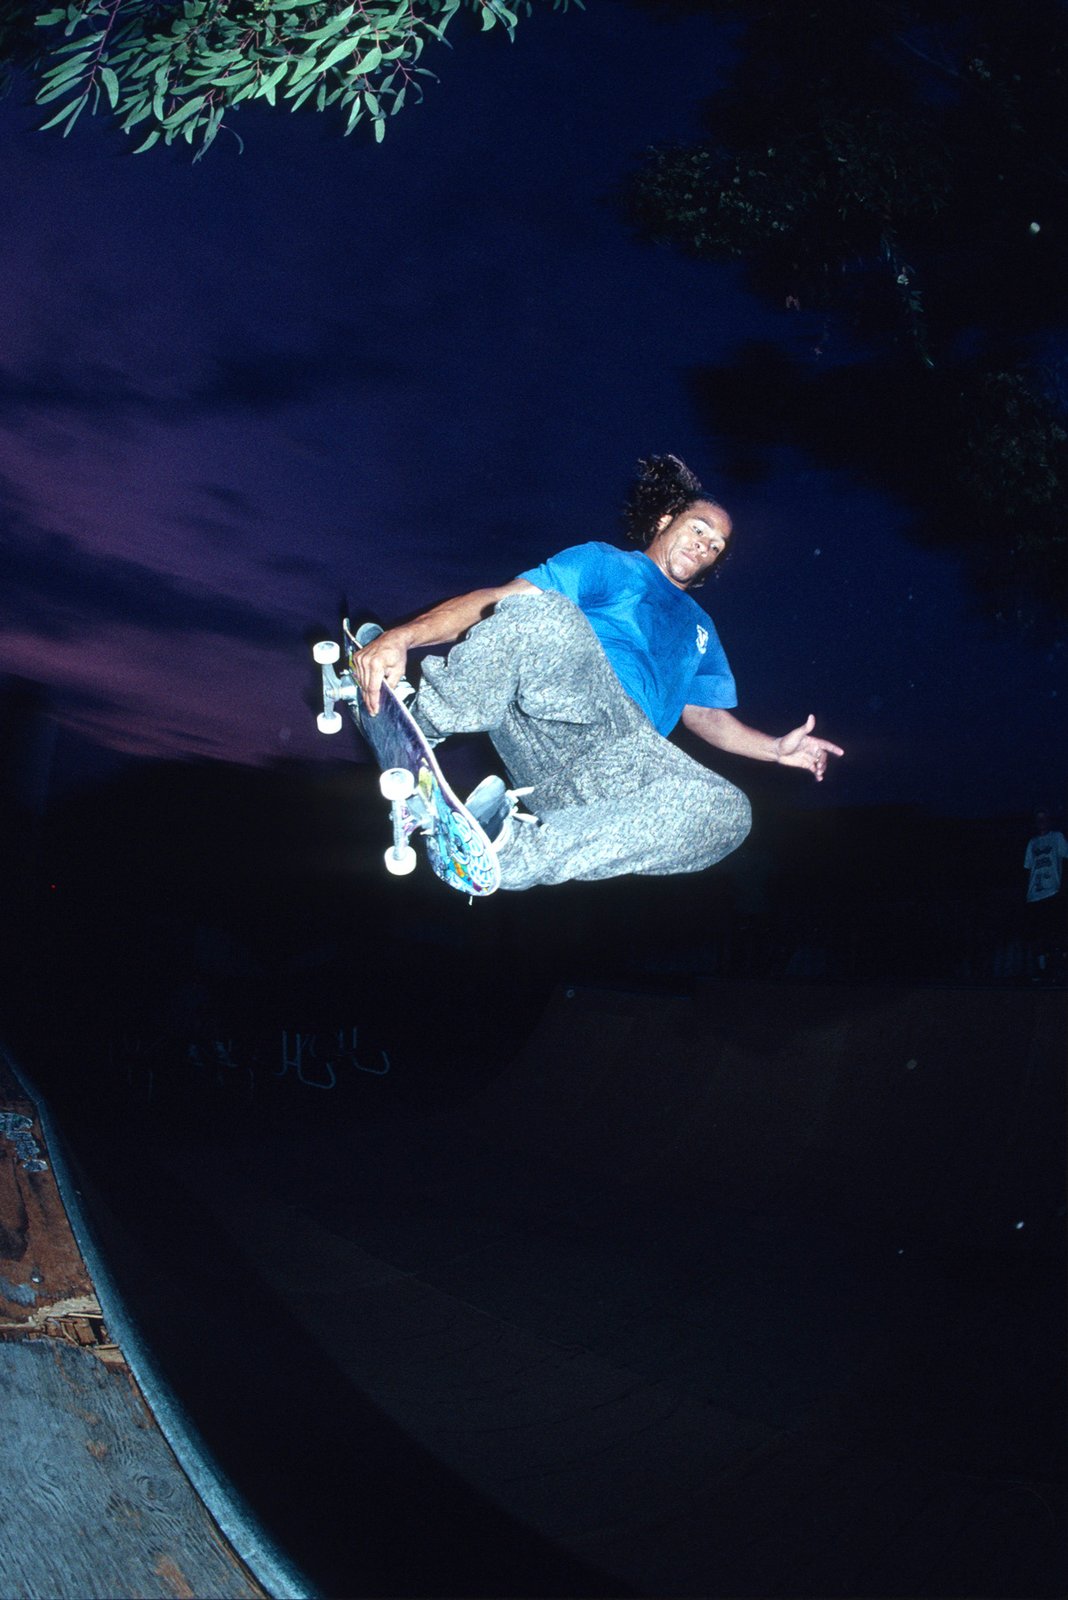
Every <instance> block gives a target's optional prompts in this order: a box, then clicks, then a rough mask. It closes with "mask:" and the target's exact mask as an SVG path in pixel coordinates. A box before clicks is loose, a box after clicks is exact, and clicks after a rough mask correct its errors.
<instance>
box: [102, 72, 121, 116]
mask: <svg viewBox="0 0 1068 1600" xmlns="http://www.w3.org/2000/svg"><path fill="white" fill-rule="evenodd" d="M100 81H101V83H102V84H103V85H104V88H105V89H106V90H107V97H108V100H109V101H110V103H111V109H112V111H114V109H115V107H116V106H117V105H118V103H119V80H118V76H117V75H116V73H114V72H113V71H112V70H111V68H110V67H101V69H100Z"/></svg>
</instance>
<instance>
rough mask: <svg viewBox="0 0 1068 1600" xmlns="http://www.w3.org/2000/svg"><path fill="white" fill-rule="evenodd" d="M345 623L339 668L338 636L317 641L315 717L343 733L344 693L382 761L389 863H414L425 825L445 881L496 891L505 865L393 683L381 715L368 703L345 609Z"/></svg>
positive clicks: (403, 869)
mask: <svg viewBox="0 0 1068 1600" xmlns="http://www.w3.org/2000/svg"><path fill="white" fill-rule="evenodd" d="M342 628H343V630H344V635H345V665H344V666H343V668H342V669H341V671H340V672H339V671H338V670H337V666H336V664H337V662H338V661H339V660H340V659H341V654H342V652H341V647H340V646H339V645H338V644H336V643H335V642H334V641H333V640H332V639H324V640H322V641H321V642H320V643H319V644H317V645H315V646H314V647H313V649H312V656H313V657H314V659H315V661H316V662H317V663H318V665H319V666H320V667H321V668H322V674H323V709H322V711H321V712H320V713H319V715H318V717H317V718H316V725H317V727H318V729H319V732H320V733H337V732H338V731H339V729H340V728H341V723H342V718H341V713H340V711H338V709H337V707H338V702H339V701H344V702H345V703H346V704H347V705H348V708H349V710H350V711H351V713H352V718H353V721H354V722H355V724H356V726H357V728H358V729H359V731H360V733H361V734H362V736H363V738H364V739H365V740H366V742H367V744H368V745H370V747H371V752H372V754H373V755H374V758H375V760H376V761H377V762H378V765H379V766H380V767H381V768H382V776H381V778H380V779H379V787H380V789H381V790H382V793H383V795H384V796H385V798H386V799H387V800H388V801H389V803H390V812H391V817H392V822H393V843H392V845H391V846H390V848H389V849H388V850H387V851H386V855H385V861H386V868H387V870H388V871H389V872H392V873H394V874H395V875H397V876H403V875H404V874H406V873H409V872H411V871H412V870H413V868H414V867H415V863H416V854H415V851H414V850H413V849H412V846H411V845H410V844H409V842H408V840H409V838H410V836H411V835H412V834H413V833H416V832H419V833H421V834H422V835H423V839H424V841H425V844H426V853H427V859H428V861H429V862H430V866H431V869H432V870H433V871H434V872H435V873H436V874H437V876H438V877H439V878H440V879H441V880H442V882H443V883H447V884H448V885H449V887H450V888H451V889H459V890H460V891H461V892H462V893H463V894H466V895H487V894H493V892H494V890H496V889H498V888H499V887H500V882H501V869H500V864H499V862H498V860H497V856H496V853H495V852H494V850H493V849H492V848H491V846H490V842H489V840H488V839H487V837H486V835H485V833H484V832H483V830H482V828H481V826H480V825H479V823H478V822H476V820H475V818H474V817H473V816H472V815H471V813H470V811H468V809H467V807H466V806H465V805H463V804H462V803H461V802H460V801H459V800H458V799H457V798H456V796H455V794H454V793H453V792H452V790H451V789H450V788H449V785H448V783H447V782H446V780H445V777H444V775H443V773H442V771H441V768H440V767H439V766H438V763H437V761H436V760H435V758H434V755H433V752H432V751H431V749H430V746H429V745H428V744H427V742H426V739H425V737H424V735H423V733H422V732H421V731H420V729H419V727H418V726H417V724H416V722H415V720H414V718H413V717H412V716H411V714H410V712H409V711H408V710H407V708H406V707H405V705H404V704H403V702H402V701H401V700H400V699H399V698H398V696H397V695H396V694H395V693H394V691H393V690H392V689H391V688H390V687H389V685H388V684H386V683H383V685H382V691H381V699H380V701H379V709H378V714H377V716H373V717H372V716H370V715H368V713H367V712H366V711H365V710H364V707H363V704H362V701H361V699H360V690H359V685H358V684H357V682H356V679H355V678H354V676H353V672H352V663H353V658H354V657H355V655H356V654H357V652H358V650H359V646H358V644H357V643H356V639H355V637H354V635H353V633H352V630H351V628H350V626H349V621H348V618H347V617H346V618H345V620H344V622H343V623H342Z"/></svg>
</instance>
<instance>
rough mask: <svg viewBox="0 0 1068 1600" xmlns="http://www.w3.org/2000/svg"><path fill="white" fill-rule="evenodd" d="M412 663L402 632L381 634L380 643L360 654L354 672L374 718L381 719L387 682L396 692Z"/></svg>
mask: <svg viewBox="0 0 1068 1600" xmlns="http://www.w3.org/2000/svg"><path fill="white" fill-rule="evenodd" d="M407 660H408V647H407V645H406V643H405V642H404V637H403V635H402V633H401V631H400V629H399V628H390V629H389V630H388V632H386V633H380V634H379V635H378V638H377V639H372V640H371V643H370V644H366V645H364V647H363V649H362V650H357V652H356V654H355V656H354V657H353V661H352V670H353V673H354V674H355V677H356V682H357V683H358V684H359V686H360V695H361V697H362V699H363V703H364V706H365V707H366V709H367V710H368V712H369V713H370V714H371V716H372V717H377V715H378V705H379V700H380V698H381V696H380V690H381V688H382V684H383V682H385V683H388V684H389V686H390V688H391V689H395V688H396V687H397V685H398V683H399V682H400V681H401V679H402V678H403V677H404V667H405V663H406V662H407Z"/></svg>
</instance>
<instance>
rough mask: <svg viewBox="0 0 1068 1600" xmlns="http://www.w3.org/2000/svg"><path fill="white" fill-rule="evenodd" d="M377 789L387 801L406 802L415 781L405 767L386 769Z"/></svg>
mask: <svg viewBox="0 0 1068 1600" xmlns="http://www.w3.org/2000/svg"><path fill="white" fill-rule="evenodd" d="M378 787H379V788H380V789H381V791H382V793H383V794H384V795H385V797H386V799H387V800H407V798H408V796H409V795H410V794H411V792H412V790H413V789H414V788H415V779H414V778H413V777H412V775H411V773H410V772H409V771H408V769H407V767H387V768H386V770H385V772H383V774H382V776H381V777H380V778H379V780H378ZM408 870H409V871H411V868H409V869H408Z"/></svg>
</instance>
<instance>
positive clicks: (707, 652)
mask: <svg viewBox="0 0 1068 1600" xmlns="http://www.w3.org/2000/svg"><path fill="white" fill-rule="evenodd" d="M519 576H520V577H521V578H525V579H526V580H527V582H528V583H533V584H534V585H535V586H536V587H537V588H539V589H552V590H555V591H556V593H558V594H562V595H566V596H567V598H568V599H569V600H573V601H574V602H575V604H576V605H577V606H578V607H579V610H580V611H582V612H584V613H585V615H586V616H587V617H588V618H589V620H590V623H591V625H592V627H593V631H594V633H596V635H597V637H598V639H599V640H600V641H601V646H602V648H603V650H604V653H605V655H606V656H607V657H608V659H609V661H610V662H611V664H612V668H613V670H614V671H615V674H616V676H617V677H618V679H619V681H620V683H621V684H622V685H623V687H624V689H625V690H626V691H627V693H628V694H629V695H630V697H631V699H632V700H634V701H636V702H637V704H638V705H639V706H640V707H641V708H642V710H643V711H644V712H645V714H646V716H647V717H648V718H649V721H650V722H651V723H652V724H653V727H654V728H656V729H657V731H658V732H660V733H663V734H668V733H670V732H671V730H672V728H674V726H675V724H676V723H677V722H678V720H679V718H680V717H681V716H682V712H683V708H684V707H685V706H688V705H693V706H716V707H724V708H726V707H730V706H736V705H737V704H738V697H737V694H736V692H735V687H734V677H733V675H732V673H731V669H730V667H729V666H728V664H727V657H726V655H725V654H724V652H723V646H722V645H721V644H720V642H719V637H718V635H717V633H716V630H715V628H714V627H713V626H712V619H711V618H710V617H709V615H708V613H707V612H706V611H704V610H703V609H702V608H701V607H700V606H699V605H698V604H697V601H696V600H694V599H693V598H692V596H690V595H688V594H687V593H686V592H685V591H684V590H682V589H677V588H676V587H675V585H674V584H673V583H672V582H671V580H670V578H667V577H665V576H664V574H663V573H662V572H661V570H660V568H659V567H658V566H657V565H656V563H655V562H654V561H651V560H650V559H649V557H648V556H647V555H645V554H644V552H643V551H640V550H617V549H616V547H615V545H611V544H601V543H592V544H577V545H572V547H571V548H570V549H569V550H561V551H560V553H559V555H555V556H550V558H549V560H548V561H544V562H543V563H542V565H541V566H540V567H532V568H531V570H530V571H529V572H521V573H520V574H519Z"/></svg>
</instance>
